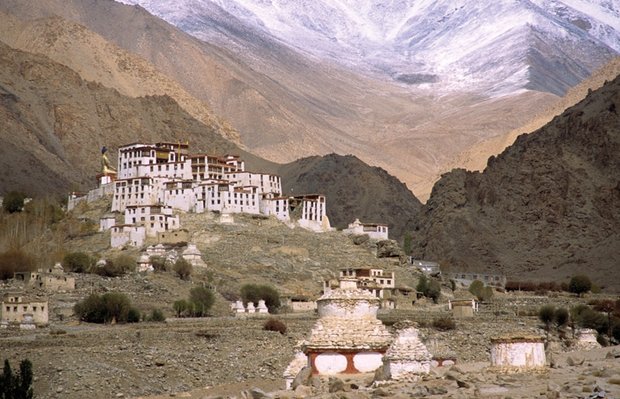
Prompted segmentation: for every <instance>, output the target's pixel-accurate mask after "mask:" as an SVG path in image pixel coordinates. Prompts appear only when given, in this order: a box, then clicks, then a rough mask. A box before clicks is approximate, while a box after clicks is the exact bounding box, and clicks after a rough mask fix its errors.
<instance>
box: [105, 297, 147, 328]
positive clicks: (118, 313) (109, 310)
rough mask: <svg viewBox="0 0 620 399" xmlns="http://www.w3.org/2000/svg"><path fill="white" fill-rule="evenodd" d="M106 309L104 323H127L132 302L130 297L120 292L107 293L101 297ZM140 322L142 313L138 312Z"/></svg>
mask: <svg viewBox="0 0 620 399" xmlns="http://www.w3.org/2000/svg"><path fill="white" fill-rule="evenodd" d="M101 299H102V300H103V304H104V307H105V317H104V321H105V322H106V323H113V322H123V321H127V319H128V316H129V310H130V309H131V302H130V301H129V297H127V295H125V294H121V293H120V292H106V293H105V294H103V296H102V297H101ZM138 320H140V312H138Z"/></svg>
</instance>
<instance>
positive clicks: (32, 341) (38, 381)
mask: <svg viewBox="0 0 620 399" xmlns="http://www.w3.org/2000/svg"><path fill="white" fill-rule="evenodd" d="M112 280H118V281H117V282H116V283H117V284H119V285H123V284H125V285H128V284H129V283H132V284H134V283H135V286H136V287H139V286H140V284H138V283H137V281H138V280H131V279H130V278H124V279H109V280H104V281H102V285H105V284H109V283H110V281H112ZM145 280H148V278H146V279H145ZM151 284H152V285H154V286H157V285H158V283H157V280H155V281H151ZM134 291H137V290H136V289H134ZM154 291H155V292H157V290H154ZM59 295H60V294H59ZM138 297H139V296H138V295H134V298H138ZM570 300H571V298H570V297H559V298H544V297H524V296H513V295H505V296H498V297H497V298H496V299H495V305H492V304H489V305H487V306H485V305H483V306H482V308H481V311H480V312H479V313H478V314H476V315H475V317H474V318H473V319H464V320H457V321H456V329H455V330H451V331H446V332H439V331H436V330H435V329H433V328H432V327H430V326H427V327H422V328H421V336H422V338H423V340H424V341H425V342H426V344H427V345H428V347H429V348H430V349H431V351H432V352H435V353H438V352H440V353H443V354H450V355H454V356H456V358H457V364H456V367H455V368H451V369H447V368H436V369H434V370H433V371H432V372H431V374H430V375H429V376H427V377H425V378H424V380H423V381H421V382H419V383H415V384H411V383H402V382H401V383H387V384H384V385H381V386H379V387H370V382H371V380H372V376H362V377H355V378H352V377H350V376H338V380H340V381H341V382H338V381H336V380H332V381H331V382H330V381H328V380H324V381H322V382H321V381H318V380H317V381H314V382H313V383H312V385H311V386H309V387H302V388H299V389H298V390H297V393H296V394H295V395H297V396H296V397H324V398H343V397H344V398H376V397H397V398H400V397H402V398H404V397H430V398H433V397H434V398H439V397H454V398H468V397H492V398H507V397H512V398H531V397H534V396H538V395H539V394H544V395H548V393H547V391H549V392H552V394H553V395H555V393H553V392H556V391H558V392H559V394H558V395H559V396H547V397H562V398H564V397H566V398H579V397H583V398H588V397H591V395H593V394H594V392H595V390H596V389H600V390H603V391H605V392H606V396H601V397H606V398H612V397H618V396H619V395H620V350H619V349H617V348H615V347H611V348H600V349H597V350H592V351H588V352H579V351H573V348H570V347H567V346H566V345H563V344H562V343H561V341H559V340H558V339H557V337H556V336H555V334H552V335H551V340H550V346H549V347H550V348H551V351H552V352H553V355H552V359H553V361H552V363H553V367H552V368H549V369H548V370H546V371H545V372H542V373H526V374H502V373H497V372H496V371H494V370H491V369H488V368H487V366H488V365H489V343H490V338H491V337H492V336H496V335H499V334H502V333H505V332H511V331H526V332H529V333H535V334H541V335H543V334H544V332H543V330H542V329H541V326H540V325H539V322H538V321H537V319H536V317H535V316H519V317H516V316H514V310H515V307H518V308H519V309H521V310H522V311H523V310H524V309H529V307H532V308H533V307H535V306H537V304H538V303H542V302H550V303H554V304H557V305H561V304H562V303H564V302H565V301H570ZM59 303H60V301H58V302H55V303H54V304H50V307H52V306H53V307H54V309H56V311H58V306H59V305H58V304H59ZM136 303H139V304H140V303H142V302H140V301H137V300H136ZM500 304H501V306H502V307H504V308H505V309H506V312H504V313H505V314H504V313H501V312H499V313H498V311H497V310H496V308H497V306H500ZM222 311H223V310H222ZM56 314H58V312H57V313H56ZM446 314H448V312H447V311H446V310H445V307H444V306H443V305H431V304H422V303H420V304H418V305H417V306H416V307H414V308H413V309H412V310H409V311H404V310H403V311H395V312H385V313H382V314H381V315H380V319H382V320H383V321H384V322H385V323H386V324H387V325H389V326H390V328H391V329H394V328H395V326H397V325H398V321H399V320H402V319H410V320H415V321H417V322H418V323H420V324H421V325H426V324H427V323H428V321H429V320H432V319H433V318H435V317H439V316H442V315H446ZM278 317H279V318H281V319H282V320H283V321H284V322H285V323H286V325H287V327H288V331H287V333H286V334H285V335H281V334H279V333H277V332H269V331H264V330H263V329H262V325H263V323H264V320H265V319H264V318H235V317H232V316H220V317H209V318H202V319H180V320H179V319H174V318H169V319H168V320H167V322H165V323H163V322H162V323H150V322H141V323H138V324H127V325H105V326H102V325H93V324H87V323H82V324H79V323H78V322H76V321H75V320H73V318H72V317H67V318H65V320H64V321H60V320H57V319H56V320H55V321H53V322H52V323H51V324H50V326H49V327H48V328H42V329H38V330H35V331H19V330H12V329H9V330H0V353H2V357H6V358H9V359H10V360H11V363H12V364H13V365H15V366H16V365H17V364H18V362H19V361H20V360H21V359H24V358H28V359H30V360H31V361H32V362H33V365H34V374H35V392H36V396H37V397H38V398H84V397H89V398H110V397H156V398H165V397H171V396H178V397H191V398H200V399H202V398H209V397H218V396H221V397H238V398H241V397H244V396H243V395H246V396H247V395H250V396H249V397H257V396H252V394H251V393H250V390H252V389H255V388H256V389H260V390H262V391H264V392H271V394H272V396H273V397H282V398H285V397H291V395H292V393H291V392H290V391H289V392H284V391H282V389H283V387H284V380H283V379H282V372H283V371H284V369H285V367H286V366H287V364H288V363H289V361H290V360H291V359H292V355H293V353H294V347H295V345H296V343H297V342H298V341H299V340H300V339H302V338H304V337H305V336H306V335H307V334H308V333H309V332H310V329H311V327H312V325H313V324H314V322H315V320H316V315H314V314H313V313H301V314H283V315H278ZM352 327H353V328H354V326H352ZM609 352H612V355H608V353H609ZM617 356H618V357H617ZM569 357H570V358H571V359H569ZM360 378H361V379H360ZM333 386H336V388H334V387H333ZM597 387H598V388H597ZM330 389H331V390H332V391H334V392H330ZM243 391H247V392H245V393H243ZM254 394H255V395H258V393H256V392H255V393H254ZM549 395H551V394H549ZM592 397H595V396H592Z"/></svg>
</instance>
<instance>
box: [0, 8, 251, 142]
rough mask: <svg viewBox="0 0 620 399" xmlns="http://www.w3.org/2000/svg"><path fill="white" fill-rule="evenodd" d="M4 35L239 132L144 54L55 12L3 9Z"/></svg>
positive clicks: (96, 78)
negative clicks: (20, 13)
mask: <svg viewBox="0 0 620 399" xmlns="http://www.w3.org/2000/svg"><path fill="white" fill-rule="evenodd" d="M0 37H1V38H2V41H4V42H5V43H6V44H8V45H9V46H11V47H13V48H17V49H20V50H24V51H28V52H31V53H36V54H42V55H45V56H47V57H49V58H51V59H52V60H53V61H56V62H58V63H60V64H63V65H66V66H67V67H69V68H71V69H72V70H73V71H75V72H77V73H78V74H79V75H80V76H81V77H82V78H83V79H85V80H88V81H93V82H98V83H101V84H102V85H104V86H106V87H109V88H113V89H116V90H118V91H119V93H121V94H123V95H126V96H129V97H142V96H149V95H169V96H170V97H172V98H173V99H175V101H176V102H177V103H179V105H181V107H182V108H183V109H184V110H185V111H187V112H188V113H189V114H190V115H192V116H193V117H194V118H196V119H198V120H199V121H200V122H202V123H204V124H205V125H207V126H210V127H212V128H213V129H214V130H215V131H217V132H218V133H220V134H221V135H222V136H224V137H226V138H227V139H229V140H231V141H234V142H239V134H238V133H237V132H236V131H234V130H233V129H231V128H230V126H229V125H228V123H226V122H223V121H222V120H220V118H218V117H217V116H216V115H215V114H214V113H213V111H212V110H211V109H210V108H209V106H208V105H207V104H206V103H204V102H203V101H200V100H198V99H196V98H195V97H193V96H192V95H190V94H189V93H188V92H187V91H186V90H184V89H183V88H182V87H181V86H180V85H179V84H178V83H177V82H175V81H174V80H172V79H170V78H169V77H167V76H166V75H164V74H162V73H161V72H159V71H158V70H157V69H155V68H154V67H153V66H152V65H151V64H150V63H148V62H146V61H145V60H144V59H142V58H141V57H139V56H136V55H134V54H132V53H129V52H127V51H125V50H123V49H121V48H119V47H118V46H115V45H113V44H112V43H110V42H108V41H106V40H105V39H104V38H103V37H101V36H99V35H97V34H96V33H94V32H92V31H90V30H88V29H87V28H86V27H84V26H82V25H79V24H77V23H75V22H72V21H69V20H66V19H63V18H60V17H58V16H51V17H45V18H38V19H35V20H30V21H22V20H20V19H18V18H16V17H14V16H12V15H10V14H6V13H2V12H0Z"/></svg>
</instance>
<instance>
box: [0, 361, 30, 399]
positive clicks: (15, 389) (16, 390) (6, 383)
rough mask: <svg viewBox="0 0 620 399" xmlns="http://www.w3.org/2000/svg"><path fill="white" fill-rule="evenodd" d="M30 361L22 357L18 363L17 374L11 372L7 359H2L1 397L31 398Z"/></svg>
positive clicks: (6, 398)
mask: <svg viewBox="0 0 620 399" xmlns="http://www.w3.org/2000/svg"><path fill="white" fill-rule="evenodd" d="M32 397H33V388H32V363H31V362H30V360H28V359H24V360H22V361H21V363H20V364H19V374H13V371H12V370H11V364H10V363H9V360H8V359H5V360H4V368H3V372H2V375H1V376H0V398H1V399H32Z"/></svg>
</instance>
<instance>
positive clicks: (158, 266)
mask: <svg viewBox="0 0 620 399" xmlns="http://www.w3.org/2000/svg"><path fill="white" fill-rule="evenodd" d="M149 260H150V261H151V264H152V265H153V269H154V270H155V271H156V272H165V271H166V259H165V258H164V257H163V256H159V255H153V256H151V257H150V258H149Z"/></svg>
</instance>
